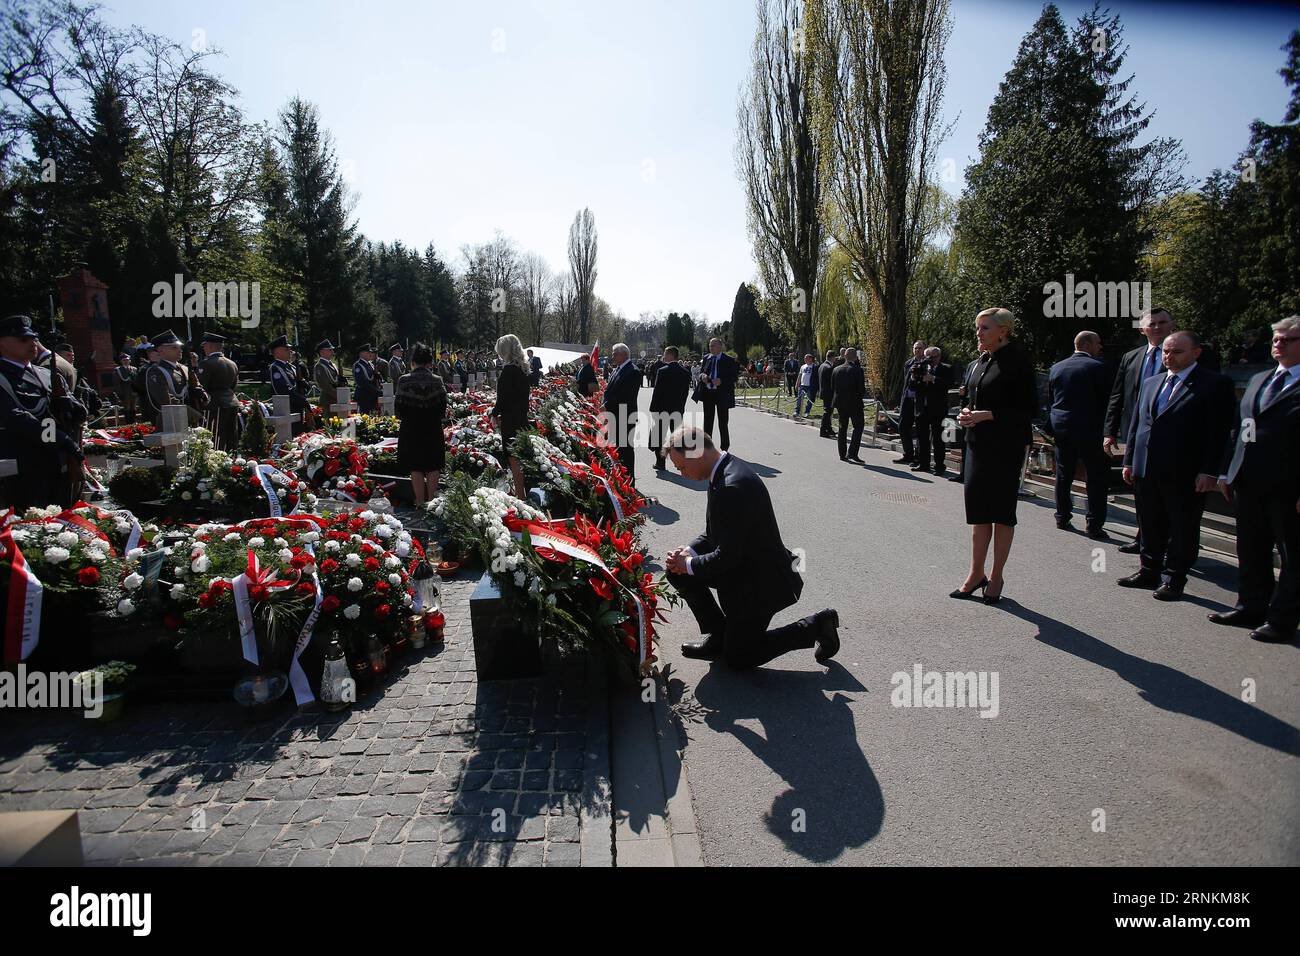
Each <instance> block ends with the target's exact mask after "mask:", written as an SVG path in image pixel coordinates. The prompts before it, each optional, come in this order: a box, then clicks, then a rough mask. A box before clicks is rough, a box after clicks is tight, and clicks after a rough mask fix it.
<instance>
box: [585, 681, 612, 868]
mask: <svg viewBox="0 0 1300 956" xmlns="http://www.w3.org/2000/svg"><path fill="white" fill-rule="evenodd" d="M587 686H588V690H589V692H588V696H587V722H586V741H585V743H586V756H587V759H586V760H585V761H584V762H583V771H582V793H583V801H582V809H581V811H580V813H581V820H582V823H581V830H580V834H579V846H580V848H581V850H580V853H581V864H582V865H583V866H592V867H612V866H613V865H614V812H613V811H614V808H613V803H614V775H613V772H612V767H611V764H612V753H611V751H612V747H613V744H612V731H613V726H612V717H611V713H610V703H609V695H610V694H611V693H613V692H614V691H613V689H612V688H611V687H610V682H609V680H608V679H607V677H606V674H605V669H604V667H602V666H600V665H599V664H598V663H597V662H596V661H595V660H593V659H592V658H591V657H588V659H587Z"/></svg>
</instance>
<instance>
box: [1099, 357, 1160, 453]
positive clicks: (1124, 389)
mask: <svg viewBox="0 0 1300 956" xmlns="http://www.w3.org/2000/svg"><path fill="white" fill-rule="evenodd" d="M1146 354H1147V344H1146V343H1145V342H1143V343H1142V344H1141V345H1139V346H1138V347H1137V348H1135V349H1133V350H1132V351H1129V352H1125V353H1124V357H1123V358H1122V359H1120V360H1119V370H1118V371H1117V372H1116V373H1115V381H1114V384H1112V385H1111V390H1110V404H1109V405H1108V406H1107V408H1106V432H1105V437H1107V438H1115V439H1118V440H1119V441H1125V440H1126V439H1127V437H1128V433H1129V431H1130V429H1131V426H1132V424H1133V409H1134V408H1135V407H1136V406H1137V398H1138V390H1139V386H1140V385H1141V384H1142V383H1141V382H1140V381H1139V380H1138V378H1139V374H1140V372H1141V369H1142V364H1143V361H1144V360H1145V359H1146ZM1164 370H1165V367H1164V363H1163V362H1162V360H1161V359H1160V358H1159V357H1158V356H1157V358H1156V374H1157V375H1159V374H1160V373H1162V372H1163V371H1164Z"/></svg>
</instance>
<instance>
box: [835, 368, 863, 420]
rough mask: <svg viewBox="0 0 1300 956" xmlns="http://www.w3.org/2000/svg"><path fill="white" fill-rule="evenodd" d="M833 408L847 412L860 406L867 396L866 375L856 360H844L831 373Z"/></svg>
mask: <svg viewBox="0 0 1300 956" xmlns="http://www.w3.org/2000/svg"><path fill="white" fill-rule="evenodd" d="M831 391H832V392H833V393H834V403H835V410H836V411H837V412H847V411H851V410H852V409H854V408H861V407H862V400H863V399H864V398H866V396H867V376H866V373H864V372H863V371H862V366H861V365H859V364H857V363H856V362H845V363H844V364H843V365H841V366H840V367H839V368H837V369H835V371H833V372H832V373H831Z"/></svg>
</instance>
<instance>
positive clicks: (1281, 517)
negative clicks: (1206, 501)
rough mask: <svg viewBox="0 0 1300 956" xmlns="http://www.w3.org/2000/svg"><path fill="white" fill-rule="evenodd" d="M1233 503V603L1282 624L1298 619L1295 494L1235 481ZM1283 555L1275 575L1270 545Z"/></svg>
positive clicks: (1299, 521)
mask: <svg viewBox="0 0 1300 956" xmlns="http://www.w3.org/2000/svg"><path fill="white" fill-rule="evenodd" d="M1233 500H1234V501H1236V503H1237V561H1238V564H1239V565H1240V571H1239V577H1238V584H1237V605H1238V607H1241V608H1245V609H1246V610H1247V611H1249V612H1251V613H1252V614H1263V615H1265V616H1266V617H1267V619H1268V622H1269V623H1270V624H1273V625H1274V626H1276V627H1279V628H1282V629H1283V630H1287V631H1290V630H1294V629H1295V627H1296V625H1297V623H1300V564H1297V562H1300V513H1297V512H1296V510H1295V502H1296V499H1295V495H1294V494H1289V493H1285V492H1278V491H1273V490H1269V491H1265V490H1262V489H1255V490H1252V489H1251V488H1250V487H1249V485H1248V484H1246V483H1244V482H1239V483H1238V484H1237V485H1235V486H1234V487H1233ZM1274 547H1276V548H1277V550H1278V553H1279V554H1280V555H1281V556H1282V571H1281V574H1280V575H1279V576H1278V578H1277V580H1276V582H1275V581H1274V579H1273V549H1274Z"/></svg>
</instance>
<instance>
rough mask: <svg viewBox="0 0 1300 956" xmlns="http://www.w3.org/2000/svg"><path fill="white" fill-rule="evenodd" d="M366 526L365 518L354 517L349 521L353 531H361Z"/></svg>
mask: <svg viewBox="0 0 1300 956" xmlns="http://www.w3.org/2000/svg"><path fill="white" fill-rule="evenodd" d="M365 526H366V521H365V519H364V518H353V519H352V520H351V521H349V522H348V527H349V528H351V529H352V530H353V531H360V530H361V529H362V528H364V527H365Z"/></svg>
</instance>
